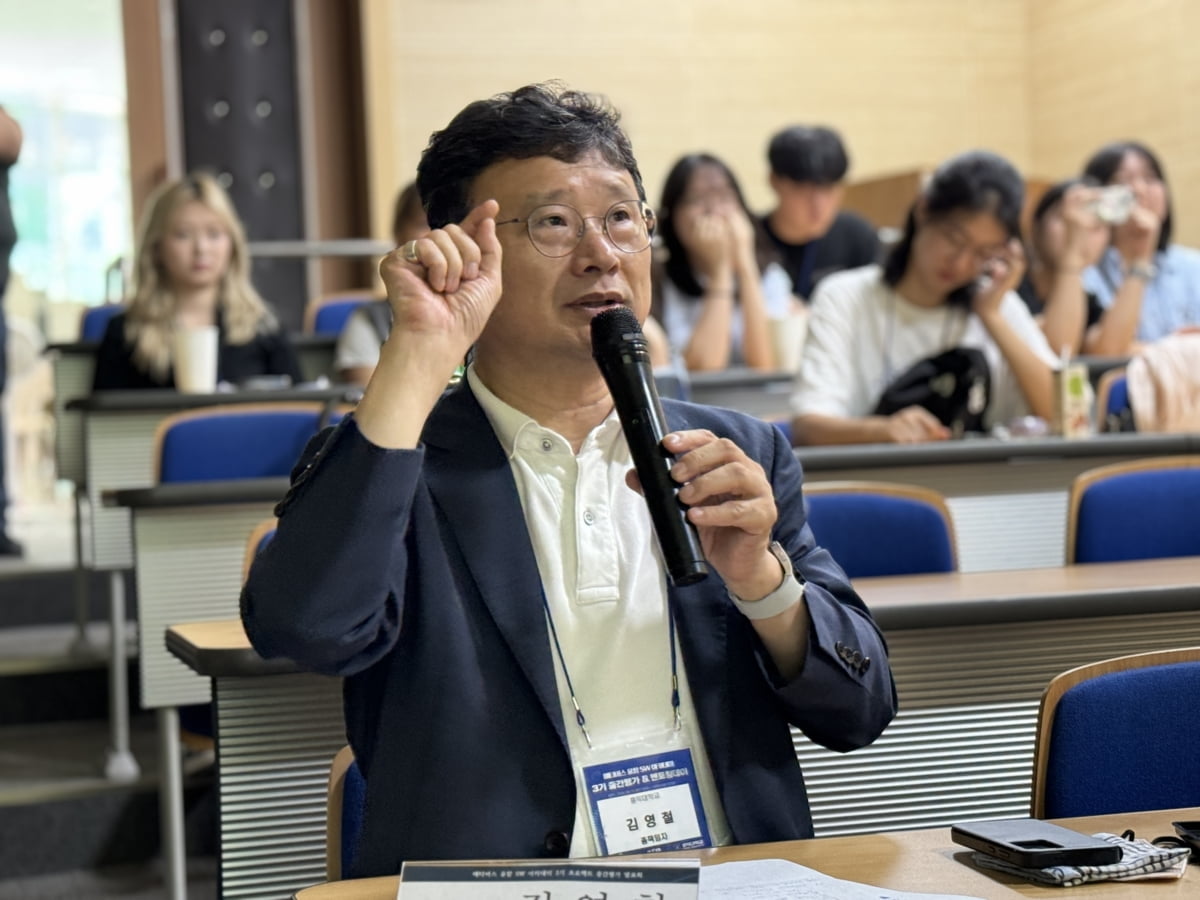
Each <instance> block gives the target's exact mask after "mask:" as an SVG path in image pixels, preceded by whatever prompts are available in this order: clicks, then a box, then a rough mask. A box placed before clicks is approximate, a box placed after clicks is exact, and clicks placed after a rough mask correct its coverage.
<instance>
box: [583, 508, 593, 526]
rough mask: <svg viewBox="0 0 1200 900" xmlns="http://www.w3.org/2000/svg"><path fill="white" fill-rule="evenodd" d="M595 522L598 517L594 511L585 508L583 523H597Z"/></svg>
mask: <svg viewBox="0 0 1200 900" xmlns="http://www.w3.org/2000/svg"><path fill="white" fill-rule="evenodd" d="M595 522H596V517H595V516H593V515H592V511H591V510H590V509H585V510H584V511H583V524H585V525H593V524H595Z"/></svg>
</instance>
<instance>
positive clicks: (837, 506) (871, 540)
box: [804, 481, 958, 578]
mask: <svg viewBox="0 0 1200 900" xmlns="http://www.w3.org/2000/svg"><path fill="white" fill-rule="evenodd" d="M804 496H805V503H806V508H807V512H808V524H809V526H810V527H811V528H812V530H813V535H814V536H815V537H816V540H817V543H818V544H819V545H821V546H822V547H824V548H825V549H826V550H828V551H829V552H830V553H831V554H833V558H834V559H835V560H836V561H837V563H838V565H840V566H841V567H842V569H843V570H845V572H846V574H847V575H849V576H850V577H851V578H864V577H870V576H876V575H913V574H917V573H924V572H953V571H955V570H957V568H958V555H957V552H956V549H955V543H954V524H953V521H952V520H951V518H950V510H949V509H948V508H947V507H946V502H945V500H944V499H943V498H942V496H941V494H939V493H937V492H936V491H932V490H928V489H927V488H921V487H916V486H914V485H906V484H889V483H885V482H874V481H832V482H824V483H820V482H818V483H814V484H809V485H806V486H805V488H804Z"/></svg>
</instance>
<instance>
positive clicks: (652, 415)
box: [602, 358, 708, 587]
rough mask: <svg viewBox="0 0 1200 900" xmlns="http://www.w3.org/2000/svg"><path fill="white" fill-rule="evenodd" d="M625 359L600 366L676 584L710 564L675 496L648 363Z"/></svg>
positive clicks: (701, 574)
mask: <svg viewBox="0 0 1200 900" xmlns="http://www.w3.org/2000/svg"><path fill="white" fill-rule="evenodd" d="M623 362H624V364H623V365H615V366H612V367H611V368H609V367H602V368H604V369H606V371H605V377H606V379H607V380H608V383H609V391H610V393H611V394H612V395H613V402H614V404H615V405H616V407H617V415H618V417H619V418H620V419H621V427H622V428H623V429H624V431H625V440H626V441H627V442H628V444H629V452H630V454H631V455H632V457H633V464H634V468H635V469H636V470H637V474H638V479H639V480H640V481H641V483H642V492H643V493H644V494H645V497H646V504H647V506H649V508H650V520H651V522H652V523H653V524H654V531H655V533H656V534H657V535H658V542H659V546H660V547H661V548H662V554H663V560H664V561H665V562H666V565H667V574H668V575H669V576H670V578H671V583H672V584H674V585H675V586H677V587H679V586H683V585H688V584H695V583H696V582H698V581H702V580H703V579H704V578H705V577H706V576H707V575H708V563H707V562H706V561H705V559H704V553H703V551H702V550H701V549H700V535H699V534H698V533H697V532H696V526H695V525H693V524H692V523H691V522H689V521H688V520H687V506H685V505H684V504H683V503H682V502H680V500H679V498H678V496H677V494H678V491H679V487H680V485H679V484H678V482H676V481H675V479H673V478H672V477H671V473H670V468H671V462H672V461H673V459H674V458H673V457H672V456H671V454H670V453H668V452H667V451H666V449H665V448H664V447H663V445H662V439H663V437H665V436H666V434H667V420H666V417H665V416H664V415H663V411H662V404H661V403H660V402H659V399H658V389H657V388H656V387H655V384H654V377H653V375H652V373H651V371H650V368H649V366H647V365H644V364H641V365H639V364H637V363H636V362H634V361H633V360H631V359H629V358H626V359H625V360H624V361H623Z"/></svg>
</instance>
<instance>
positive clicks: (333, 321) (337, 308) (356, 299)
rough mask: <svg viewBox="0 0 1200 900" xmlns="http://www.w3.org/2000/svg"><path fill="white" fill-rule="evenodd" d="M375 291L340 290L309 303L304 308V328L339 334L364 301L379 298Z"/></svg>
mask: <svg viewBox="0 0 1200 900" xmlns="http://www.w3.org/2000/svg"><path fill="white" fill-rule="evenodd" d="M378 299H379V294H377V293H376V292H375V291H369V290H362V291H338V292H337V293H335V294H326V295H324V296H322V297H318V298H317V299H315V300H313V301H312V302H310V303H309V304H308V306H307V307H306V308H305V310H304V330H305V331H306V332H308V333H309V334H329V335H338V334H341V332H342V327H343V326H344V325H345V324H346V320H347V319H349V318H350V314H351V313H352V312H354V310H356V309H358V308H359V307H360V306H362V305H363V304H364V303H367V302H369V301H371V300H378Z"/></svg>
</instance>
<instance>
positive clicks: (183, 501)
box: [100, 477, 290, 509]
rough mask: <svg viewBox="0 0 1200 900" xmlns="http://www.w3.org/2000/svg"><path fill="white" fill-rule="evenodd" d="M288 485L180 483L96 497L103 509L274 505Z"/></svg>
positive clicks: (264, 481)
mask: <svg viewBox="0 0 1200 900" xmlns="http://www.w3.org/2000/svg"><path fill="white" fill-rule="evenodd" d="M289 484H290V480H289V479H288V478H286V477H280V478H236V479H229V480H223V481H187V482H183V481H181V482H174V483H169V484H156V485H154V486H153V487H145V488H121V489H119V490H114V491H103V492H102V493H101V495H100V496H101V499H102V500H103V501H104V503H105V505H106V506H127V507H129V508H130V509H173V508H176V507H184V506H214V505H226V504H231V503H275V502H277V501H279V500H282V499H283V497H284V495H285V494H286V493H287V491H288V485H289Z"/></svg>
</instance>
